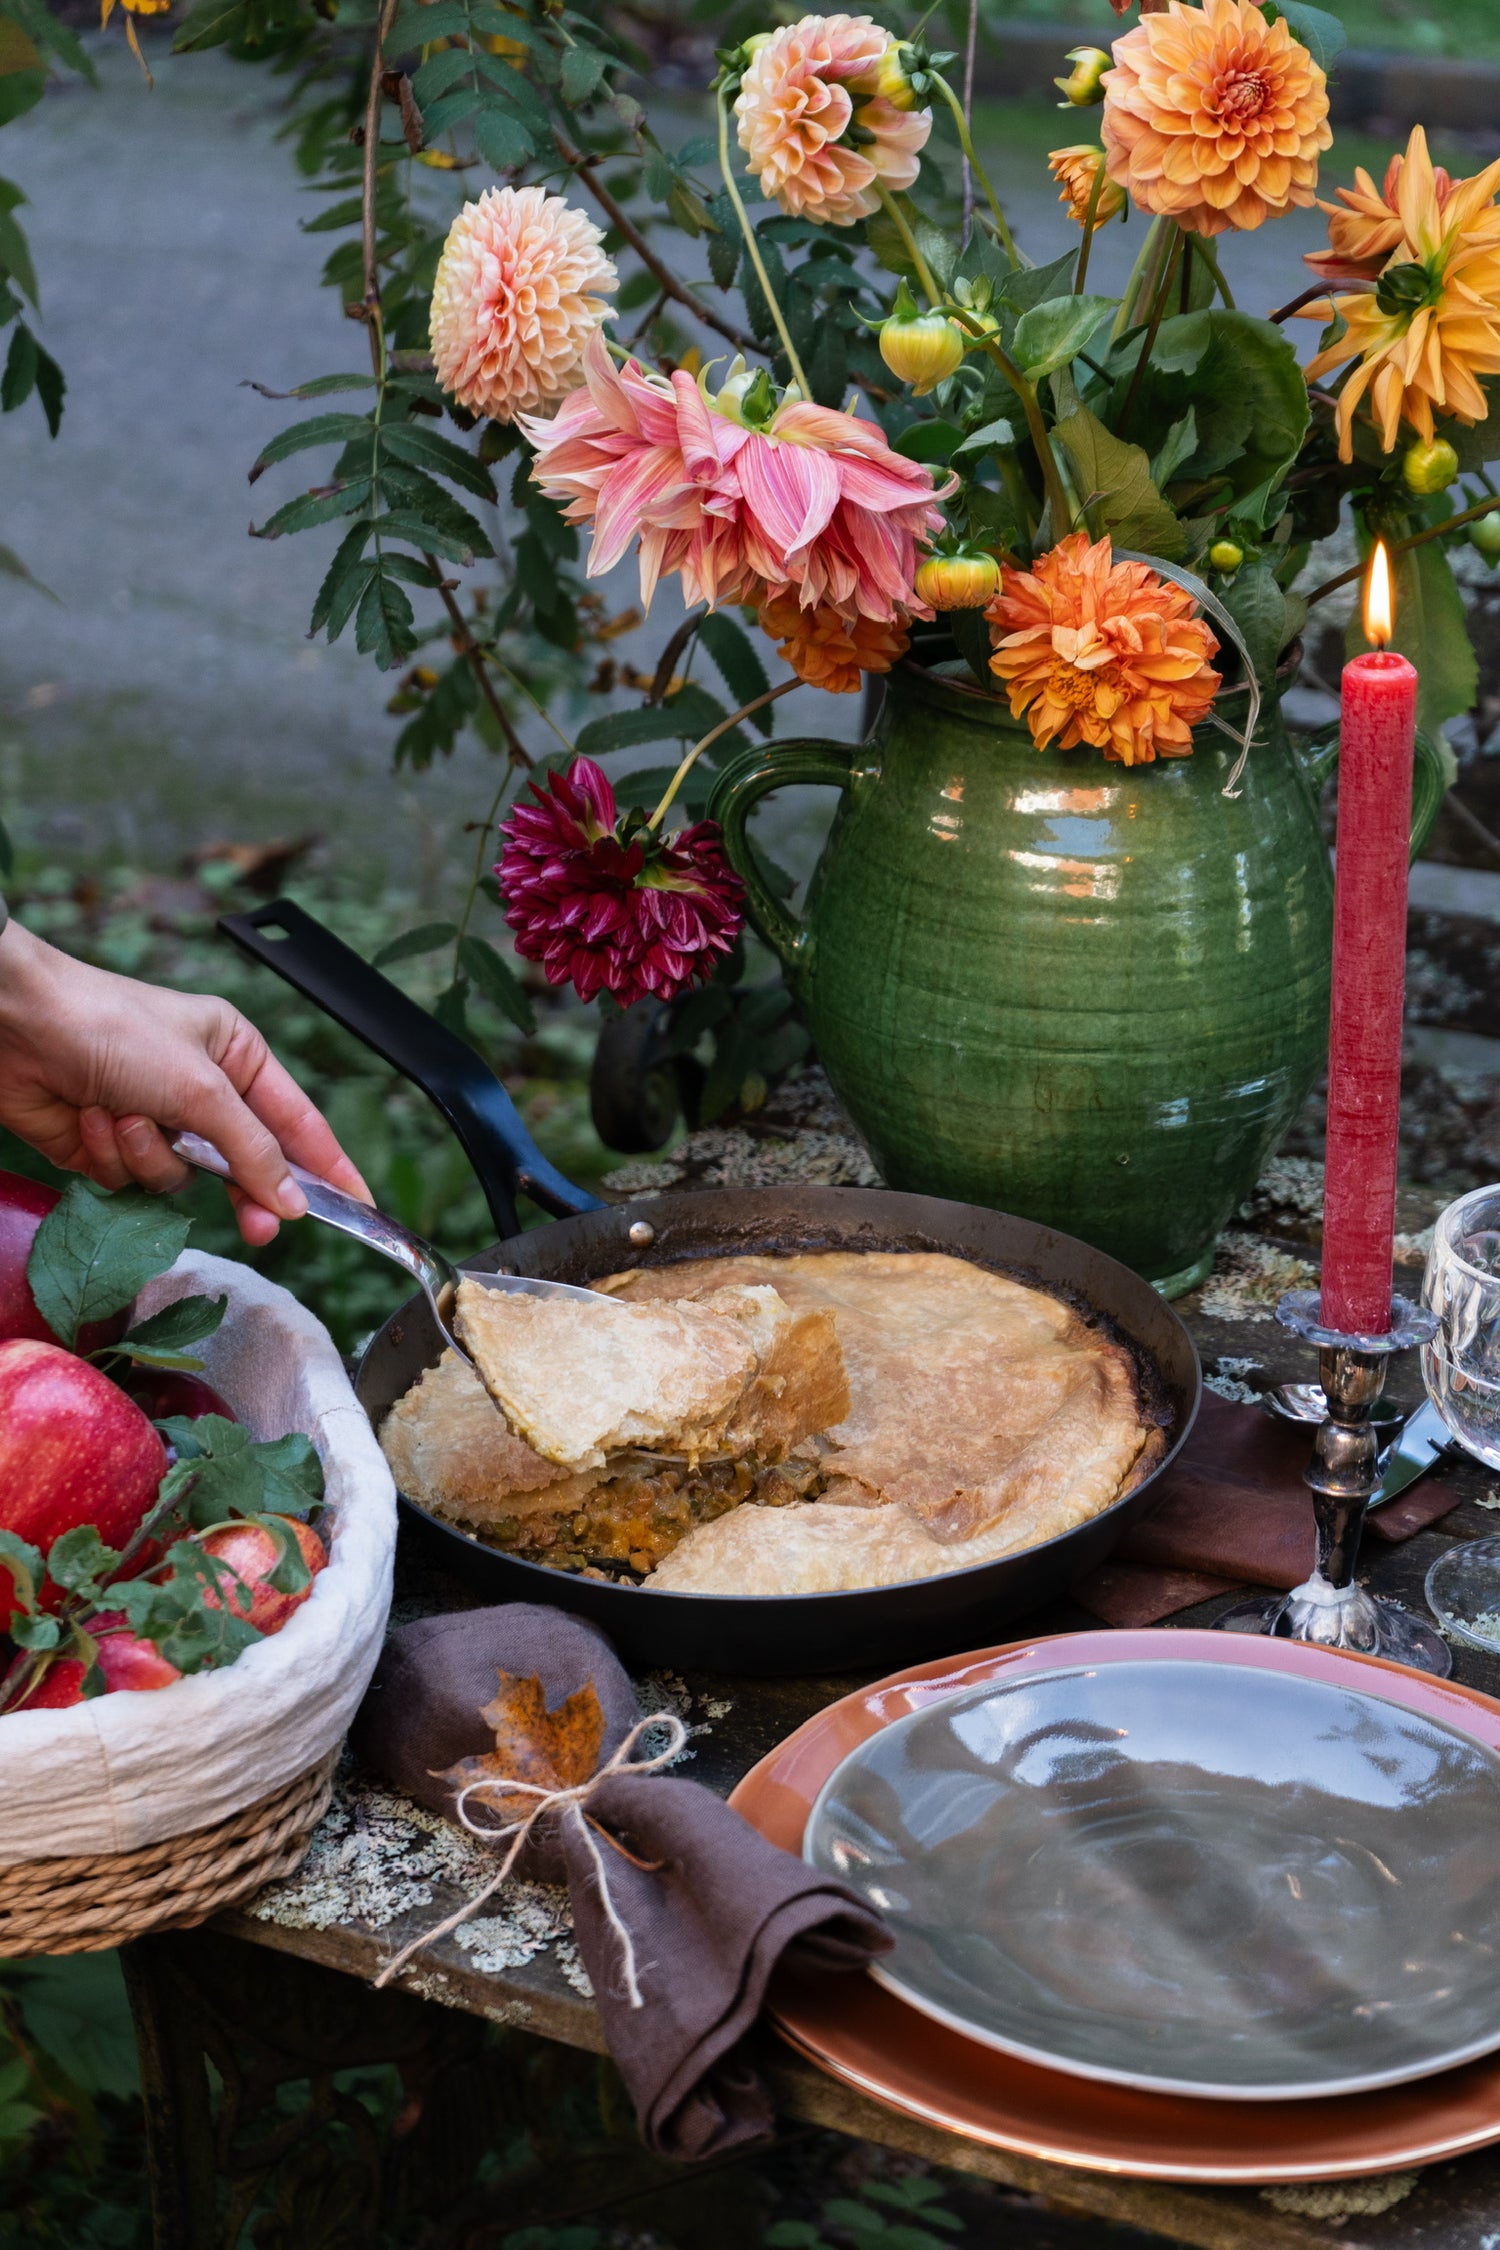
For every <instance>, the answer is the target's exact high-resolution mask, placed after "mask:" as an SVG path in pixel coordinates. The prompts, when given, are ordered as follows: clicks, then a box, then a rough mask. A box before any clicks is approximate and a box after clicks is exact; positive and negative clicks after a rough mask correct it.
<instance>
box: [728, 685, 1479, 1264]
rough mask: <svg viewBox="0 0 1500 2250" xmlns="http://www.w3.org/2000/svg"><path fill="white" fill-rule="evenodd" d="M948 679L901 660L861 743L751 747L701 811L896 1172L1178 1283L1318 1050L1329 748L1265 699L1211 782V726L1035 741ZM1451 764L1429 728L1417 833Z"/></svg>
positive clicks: (1270, 1141) (1325, 952)
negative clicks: (791, 867) (1141, 758)
mask: <svg viewBox="0 0 1500 2250" xmlns="http://www.w3.org/2000/svg"><path fill="white" fill-rule="evenodd" d="M961 673H962V668H961V667H956V666H946V667H942V668H940V669H939V670H937V671H926V670H924V669H922V668H921V667H919V666H917V665H915V664H906V665H904V666H901V667H900V668H898V669H897V670H896V671H895V672H894V673H892V674H891V676H890V679H889V681H888V682H887V690H886V696H885V703H884V707H883V709H882V712H881V715H880V718H879V721H878V723H877V725H876V728H875V732H874V734H873V736H872V737H871V739H870V741H868V742H867V743H862V744H858V745H854V744H844V743H832V742H819V741H816V740H799V741H786V742H775V741H772V742H768V743H766V744H764V745H761V746H758V747H756V748H754V749H752V750H749V751H746V752H745V753H744V754H742V755H741V756H740V757H739V758H738V759H736V760H735V761H734V762H733V763H732V764H730V765H728V766H726V768H725V770H724V772H723V774H722V775H721V777H720V778H719V780H718V781H717V783H716V785H715V788H714V790H713V794H712V798H711V800H710V804H709V812H710V815H711V817H712V818H714V819H715V820H718V821H720V822H722V824H723V828H724V839H725V846H726V849H727V851H728V854H729V857H730V859H731V861H732V862H733V864H734V866H735V867H736V869H737V870H738V872H739V874H740V875H741V877H742V878H743V880H744V883H745V887H746V891H747V894H748V909H749V915H750V919H751V921H752V923H753V924H754V926H755V928H756V929H757V930H758V931H759V932H760V934H761V936H762V937H763V938H765V939H766V940H767V942H768V943H769V944H770V945H772V946H773V947H774V948H775V950H776V952H777V953H778V954H779V955H780V957H781V960H782V962H783V964H784V966H785V969H786V973H787V977H788V981H789V983H790V984H791V986H792V989H793V991H794V992H795V994H796V997H797V999H798V1000H799V1002H800V1003H801V1006H802V1008H803V1010H804V1012H805V1015H806V1018H807V1023H808V1027H809V1029H810V1031H811V1033H812V1037H813V1040H814V1042H815V1044H816V1047H817V1051H818V1055H819V1057H820V1059H821V1061H822V1063H823V1065H824V1067H825V1068H826V1070H827V1072H828V1076H829V1078H830V1079H831V1081H832V1083H833V1086H834V1088H835V1090H836V1091H837V1093H838V1095H839V1097H840V1099H841V1100H842V1101H843V1103H844V1105H845V1107H846V1108H847V1109H848V1111H849V1114H850V1116H851V1117H852V1118H853V1120H854V1122H855V1124H856V1125H857V1126H858V1128H859V1130H860V1132H861V1133H862V1134H863V1135H864V1137H865V1139H866V1140H867V1141H868V1143H869V1145H870V1149H871V1151H872V1153H873V1155H874V1157H875V1160H876V1162H877V1163H878V1164H879V1166H880V1169H881V1171H882V1173H883V1174H884V1176H885V1178H886V1179H887V1180H888V1181H889V1182H890V1183H891V1185H892V1186H893V1187H900V1188H910V1189H914V1190H917V1191H920V1192H922V1193H926V1194H929V1195H941V1196H952V1197H955V1198H957V1199H958V1200H960V1201H963V1202H967V1203H982V1204H987V1205H989V1206H991V1207H993V1208H996V1209H1000V1210H1005V1211H1012V1212H1016V1213H1018V1214H1019V1215H1021V1216H1023V1217H1025V1218H1030V1219H1038V1220H1041V1221H1042V1222H1044V1223H1045V1224H1047V1225H1050V1226H1055V1227H1058V1228H1060V1229H1061V1230H1063V1231H1065V1232H1066V1233H1068V1234H1074V1235H1079V1236H1081V1237H1082V1238H1083V1240H1084V1241H1086V1242H1091V1243H1095V1244H1097V1245H1098V1247H1099V1248H1101V1249H1103V1250H1107V1251H1109V1252H1110V1253H1111V1254H1112V1255H1113V1256H1114V1257H1117V1258H1119V1259H1121V1260H1122V1261H1123V1262H1124V1263H1125V1264H1126V1265H1129V1266H1133V1267H1134V1268H1135V1269H1136V1271H1137V1272H1138V1273H1141V1274H1144V1275H1145V1276H1146V1277H1147V1278H1148V1279H1150V1280H1152V1281H1154V1282H1155V1283H1156V1284H1157V1286H1158V1287H1159V1288H1160V1289H1162V1290H1163V1291H1165V1292H1166V1293H1168V1294H1177V1293H1179V1292H1181V1291H1183V1290H1185V1289H1189V1288H1192V1287H1193V1286H1194V1284H1195V1283H1196V1282H1198V1281H1200V1280H1201V1279H1202V1278H1203V1276H1204V1275H1205V1274H1206V1273H1207V1271H1208V1269H1209V1265H1210V1263H1211V1260H1212V1256H1213V1244H1214V1238H1215V1236H1216V1235H1217V1234H1218V1232H1219V1229H1220V1228H1221V1227H1222V1226H1223V1225H1224V1223H1225V1221H1226V1220H1227V1219H1228V1218H1229V1216H1230V1214H1231V1213H1232V1212H1233V1210H1234V1208H1235V1206H1236V1205H1237V1204H1238V1203H1239V1202H1240V1201H1242V1199H1243V1198H1244V1196H1245V1195H1246V1194H1247V1193H1248V1192H1249V1190H1250V1188H1251V1187H1252V1186H1253V1184H1254V1182H1255V1180H1256V1179H1257V1177H1258V1176H1259V1174H1260V1171H1261V1168H1262V1166H1263V1165H1264V1163H1265V1160H1266V1158H1267V1157H1268V1156H1269V1155H1270V1154H1271V1152H1272V1150H1273V1149H1274V1148H1275V1147H1276V1144H1277V1143H1278V1141H1279V1140H1280V1139H1281V1137H1282V1135H1283V1134H1284V1133H1285V1131H1286V1129H1287V1127H1288V1125H1289V1124H1290V1123H1291V1121H1292V1119H1293V1117H1294V1116H1295V1114H1296V1112H1297V1110H1298V1108H1299V1107H1300V1105H1301V1103H1302V1101H1303V1099H1304V1098H1305V1096H1306V1094H1307V1092H1308V1090H1309V1088H1310V1087H1311V1085H1312V1083H1313V1081H1314V1079H1315V1078H1316V1076H1317V1074H1318V1071H1319V1069H1320V1068H1321V1066H1322V1064H1323V1060H1324V1057H1325V1055H1326V1051H1327V1035H1328V985H1329V955H1330V939H1331V928H1332V907H1333V881H1332V871H1331V867H1330V862H1329V855H1328V850H1327V847H1326V845H1325V843H1324V840H1323V835H1322V831H1321V828H1320V826H1319V820H1318V790H1319V786H1320V784H1321V782H1322V780H1323V778H1324V776H1325V775H1326V773H1327V772H1328V771H1329V769H1330V768H1331V766H1332V763H1333V760H1334V758H1335V757H1336V755H1337V751H1336V748H1334V747H1329V748H1326V749H1323V750H1321V751H1319V752H1318V753H1317V754H1316V755H1314V754H1312V753H1307V752H1303V753H1299V752H1298V751H1297V749H1296V748H1294V746H1293V744H1292V741H1291V739H1290V737H1289V736H1288V734H1287V731H1286V728H1285V726H1284V724H1283V722H1282V718H1281V713H1280V709H1279V706H1278V705H1277V704H1276V703H1275V701H1274V700H1271V701H1268V703H1267V705H1266V707H1265V711H1264V715H1263V717H1262V720H1261V724H1260V727H1259V729H1258V731H1257V735H1256V739H1255V742H1254V744H1253V746H1252V749H1251V753H1250V757H1249V760H1248V763H1247V765H1246V769H1245V774H1244V777H1243V783H1242V789H1241V794H1240V795H1239V796H1238V797H1237V798H1226V797H1225V796H1224V794H1223V789H1224V784H1225V781H1226V779H1227V778H1228V776H1229V773H1230V770H1231V768H1232V766H1233V763H1234V760H1235V757H1236V754H1237V752H1236V747H1235V745H1234V744H1233V743H1232V742H1231V741H1230V740H1229V739H1228V737H1227V736H1226V735H1225V734H1224V733H1222V732H1221V731H1220V730H1219V729H1217V728H1214V727H1206V728H1204V729H1203V730H1202V731H1201V732H1200V733H1199V734H1198V736H1197V737H1196V747H1195V750H1194V754H1193V756H1192V757H1191V758H1178V759H1170V760H1162V761H1160V762H1158V763H1157V764H1154V765H1148V766H1137V767H1131V768H1127V767H1123V766H1119V765H1112V764H1109V763H1107V762H1106V760H1105V759H1104V758H1103V757H1102V755H1101V754H1100V753H1099V752H1098V751H1095V750H1091V749H1078V750H1070V751H1058V750H1055V749H1053V750H1048V751H1044V752H1038V750H1037V749H1036V748H1035V746H1034V745H1033V743H1032V741H1031V737H1030V735H1029V734H1028V733H1027V732H1026V730H1025V728H1024V727H1023V726H1020V725H1018V724H1017V723H1016V722H1015V721H1013V720H1012V719H1011V717H1010V714H1009V711H1008V709H1007V707H1006V705H1005V704H1004V703H1003V702H1000V701H998V700H997V699H995V698H993V697H991V696H988V695H985V694H984V693H982V692H981V691H980V690H979V689H977V688H976V687H974V686H973V685H972V684H966V682H967V678H968V676H967V674H966V673H962V676H959V675H960V674H961ZM1244 705H1245V699H1244V696H1243V693H1241V695H1240V696H1238V697H1235V696H1233V695H1226V696H1224V697H1221V698H1220V707H1221V710H1222V712H1223V715H1224V716H1225V717H1226V719H1230V720H1237V719H1238V717H1239V716H1240V715H1241V714H1242V713H1243V711H1244ZM797 782H801V783H806V782H814V783H824V784H827V785H828V786H830V787H832V788H835V789H837V790H839V791H840V792H841V801H840V804H839V807H838V810H837V813H836V815H835V818H834V823H833V828H832V831H831V833H830V835H829V839H828V843H827V846H826V848H825V850H824V852H823V855H822V858H821V860H820V862H819V864H818V867H817V869H816V871H815V873H814V875H813V879H812V883H811V885H810V887H809V892H808V899H807V909H806V913H805V916H804V917H803V918H802V919H801V920H799V919H797V917H796V916H795V915H793V914H792V913H791V912H790V911H789V910H788V908H787V907H786V905H785V904H784V903H783V902H782V901H781V900H780V899H779V898H777V897H776V896H775V895H774V894H773V893H772V892H771V891H770V890H769V888H768V887H767V885H766V884H765V882H764V881H763V879H762V877H761V875H760V873H759V871H758V870H757V867H756V863H755V860H754V858H753V857H752V855H751V852H750V850H749V847H748V843H747V838H746V821H747V818H748V816H749V814H750V811H751V809H752V807H753V806H754V804H755V803H756V801H757V799H758V798H760V797H763V796H764V795H765V794H766V792H767V791H768V790H772V789H779V788H783V787H785V786H787V785H788V784H791V783H797ZM1444 786H1445V781H1444V776H1443V773H1442V768H1441V764H1440V762H1439V760H1438V758H1437V754H1436V752H1435V751H1433V750H1431V749H1429V748H1428V746H1427V745H1426V744H1422V745H1420V746H1419V756H1418V763H1417V775H1416V799H1417V807H1416V813H1415V816H1414V842H1413V850H1415V849H1416V848H1417V845H1418V844H1419V843H1420V841H1421V840H1422V839H1423V838H1424V837H1425V835H1426V832H1427V830H1428V828H1429V827H1430V826H1431V824H1432V821H1433V819H1434V818H1435V817H1436V814H1437V809H1438V805H1439V803H1440V802H1441V798H1442V792H1443V788H1444Z"/></svg>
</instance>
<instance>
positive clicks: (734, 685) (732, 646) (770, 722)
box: [698, 609, 776, 734]
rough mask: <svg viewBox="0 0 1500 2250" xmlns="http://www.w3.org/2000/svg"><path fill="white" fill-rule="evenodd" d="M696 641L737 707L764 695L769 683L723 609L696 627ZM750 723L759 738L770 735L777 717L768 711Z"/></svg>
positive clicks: (750, 643)
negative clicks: (705, 652)
mask: <svg viewBox="0 0 1500 2250" xmlns="http://www.w3.org/2000/svg"><path fill="white" fill-rule="evenodd" d="M698 638H699V640H700V641H701V642H702V643H703V646H704V647H705V648H706V649H707V651H708V653H709V655H710V656H711V657H712V658H713V660H714V663H715V664H716V665H717V666H718V669H719V672H720V674H721V676H722V678H723V681H724V685H725V686H726V687H727V688H728V690H729V692H730V694H731V695H732V696H733V697H734V700H735V702H736V704H745V703H753V702H754V701H755V698H756V697H757V696H758V695H765V694H766V693H767V691H768V690H769V688H770V685H771V683H770V681H769V680H768V679H767V678H766V668H765V666H764V664H762V662H761V660H760V654H759V652H758V650H757V649H756V647H755V644H754V642H753V641H752V640H751V639H750V636H749V634H748V633H747V632H746V631H745V629H744V627H743V626H742V625H737V624H736V623H735V621H734V619H733V618H732V617H730V616H728V615H726V613H725V612H724V611H723V610H722V609H711V610H710V611H709V613H708V615H707V617H705V618H704V620H703V622H702V624H701V625H700V626H699V627H698ZM750 723H751V725H752V726H754V727H756V728H757V729H758V730H759V732H760V733H761V734H770V733H772V732H773V731H774V729H775V725H776V714H775V712H774V711H773V710H771V709H769V708H767V709H766V710H764V711H756V712H754V713H752V715H751V722H750Z"/></svg>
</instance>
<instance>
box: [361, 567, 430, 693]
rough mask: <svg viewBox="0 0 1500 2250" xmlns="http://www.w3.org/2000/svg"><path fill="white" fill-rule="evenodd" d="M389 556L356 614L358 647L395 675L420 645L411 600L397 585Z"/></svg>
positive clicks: (372, 579) (362, 598)
mask: <svg viewBox="0 0 1500 2250" xmlns="http://www.w3.org/2000/svg"><path fill="white" fill-rule="evenodd" d="M391 560H392V558H391V557H390V556H386V557H385V558H384V561H383V563H380V564H377V566H376V569H375V572H374V574H373V576H372V577H371V579H370V583H369V584H368V586H366V588H365V590H364V592H363V593H362V594H361V595H360V597H359V607H358V609H357V610H356V611H355V613H354V645H355V647H356V648H357V649H358V650H359V652H360V654H361V655H362V656H373V657H374V659H375V661H376V663H377V664H378V665H379V666H380V668H381V670H382V671H383V672H393V671H394V670H395V669H396V667H397V665H398V664H401V663H403V662H404V661H405V659H406V658H407V657H408V656H410V654H411V652H412V650H413V649H414V648H415V646H416V635H415V633H414V632H413V630H412V616H413V612H412V606H411V602H410V600H409V599H408V598H407V596H406V595H405V594H404V593H403V592H402V590H401V588H400V586H399V585H398V584H397V583H396V579H395V576H394V575H393V573H392V571H391V569H390V568H389V567H388V566H389V565H390V563H391Z"/></svg>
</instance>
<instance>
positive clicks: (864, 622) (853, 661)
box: [756, 592, 911, 695]
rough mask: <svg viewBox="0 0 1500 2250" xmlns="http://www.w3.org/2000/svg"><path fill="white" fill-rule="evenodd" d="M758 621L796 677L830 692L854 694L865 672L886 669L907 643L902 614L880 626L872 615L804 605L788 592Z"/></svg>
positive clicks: (824, 605) (765, 609) (771, 603)
mask: <svg viewBox="0 0 1500 2250" xmlns="http://www.w3.org/2000/svg"><path fill="white" fill-rule="evenodd" d="M756 622H757V623H758V624H759V626H760V629H761V631H762V632H763V633H767V634H769V635H770V638H771V639H772V640H773V641H775V642H777V643H778V644H779V647H780V652H781V656H782V659H783V661H784V662H785V663H787V664H789V665H790V666H791V668H792V670H793V671H794V672H795V673H796V675H797V677H798V679H799V680H806V682H807V684H808V686H809V687H820V688H823V689H824V690H825V691H826V692H827V693H828V694H829V695H852V694H853V693H854V691H855V689H856V688H857V687H859V686H861V685H862V683H863V680H864V676H865V674H866V672H888V671H889V670H890V668H891V666H892V665H893V664H896V663H899V662H900V660H901V658H902V657H903V656H904V655H905V654H906V651H907V649H908V648H909V646H910V645H911V636H910V634H909V633H908V632H907V629H906V620H905V618H904V617H901V616H899V615H898V616H897V617H896V618H895V620H894V621H893V622H892V623H890V624H886V625H883V624H881V623H880V622H879V621H878V620H877V619H875V618H873V617H854V618H847V617H844V616H842V615H841V614H840V612H839V611H838V610H836V609H833V608H831V607H830V606H829V604H828V603H826V602H820V603H819V604H818V606H817V608H815V609H804V608H803V607H802V606H801V604H800V603H799V601H798V600H797V597H796V595H795V594H794V593H790V592H788V593H785V594H777V595H775V596H774V597H773V599H772V600H770V601H768V602H767V603H766V604H765V605H764V606H763V608H762V609H761V610H760V612H759V615H758V617H757V620H756Z"/></svg>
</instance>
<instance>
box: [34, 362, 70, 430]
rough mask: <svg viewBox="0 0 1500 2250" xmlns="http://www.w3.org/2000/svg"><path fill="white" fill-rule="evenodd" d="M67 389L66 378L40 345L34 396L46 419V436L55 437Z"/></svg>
mask: <svg viewBox="0 0 1500 2250" xmlns="http://www.w3.org/2000/svg"><path fill="white" fill-rule="evenodd" d="M67 388H68V385H67V381H66V378H65V377H64V375H63V371H62V369H61V368H60V367H59V366H58V364H57V361H56V360H55V359H54V358H53V357H52V354H51V353H50V352H47V351H44V350H43V349H42V347H41V345H40V344H38V345H37V348H36V395H37V399H38V402H39V403H40V405H41V409H42V412H43V413H44V414H45V415H46V417H47V434H48V436H49V437H56V435H57V432H58V426H59V424H60V423H61V421H62V417H63V397H64V394H65V393H66V391H67Z"/></svg>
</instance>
